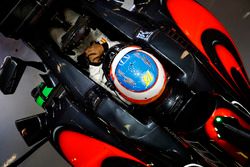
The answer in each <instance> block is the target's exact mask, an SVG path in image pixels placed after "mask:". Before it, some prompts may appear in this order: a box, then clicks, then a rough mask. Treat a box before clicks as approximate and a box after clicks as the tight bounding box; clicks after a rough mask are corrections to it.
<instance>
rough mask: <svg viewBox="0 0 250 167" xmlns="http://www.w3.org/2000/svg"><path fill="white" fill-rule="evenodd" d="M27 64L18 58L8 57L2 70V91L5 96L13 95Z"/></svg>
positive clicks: (0, 77) (0, 84)
mask: <svg viewBox="0 0 250 167" xmlns="http://www.w3.org/2000/svg"><path fill="white" fill-rule="evenodd" d="M25 68H26V63H25V62H24V61H23V60H21V59H19V58H16V57H11V56H8V57H6V58H5V59H4V62H3V64H2V66H1V68H0V90H1V91H2V92H3V94H5V95H8V94H13V93H14V92H15V90H16V88H17V86H18V84H19V82H20V80H21V77H22V76H23V73H24V70H25Z"/></svg>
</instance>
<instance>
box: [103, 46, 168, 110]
mask: <svg viewBox="0 0 250 167" xmlns="http://www.w3.org/2000/svg"><path fill="white" fill-rule="evenodd" d="M107 57H108V58H109V60H108V61H109V62H106V63H105V61H104V64H108V67H107V66H106V67H105V66H104V68H106V69H104V71H106V73H107V71H108V75H106V77H107V79H108V80H110V81H111V83H112V85H113V86H114V87H115V90H117V92H118V93H119V95H120V96H122V97H123V98H124V99H126V100H127V101H129V102H131V103H133V104H138V105H145V104H149V103H151V102H153V101H155V100H156V99H158V98H159V97H160V96H161V94H162V93H163V91H164V90H165V86H166V82H167V78H166V72H165V70H164V68H163V66H162V64H161V63H160V62H159V60H157V59H156V58H155V57H154V56H153V55H152V54H150V53H148V52H146V51H144V50H142V49H141V47H139V46H125V47H124V46H123V45H117V46H115V47H113V48H112V49H111V51H110V52H109V53H108V55H107ZM106 61H107V60H106Z"/></svg>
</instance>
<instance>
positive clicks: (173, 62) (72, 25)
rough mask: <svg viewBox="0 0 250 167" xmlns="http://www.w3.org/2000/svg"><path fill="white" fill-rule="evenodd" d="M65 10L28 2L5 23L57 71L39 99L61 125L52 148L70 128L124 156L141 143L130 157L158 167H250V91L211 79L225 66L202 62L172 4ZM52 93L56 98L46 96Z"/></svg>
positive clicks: (79, 5) (102, 4)
mask: <svg viewBox="0 0 250 167" xmlns="http://www.w3.org/2000/svg"><path fill="white" fill-rule="evenodd" d="M131 2H132V1H131ZM168 2H169V3H172V1H171V0H168ZM33 3H34V4H35V5H34V4H33ZM60 3H61V5H60V6H59V5H56V4H58V2H56V1H55V0H54V1H36V2H35V1H34V2H33V1H32V3H31V2H25V1H20V3H18V4H16V6H14V7H13V8H12V10H11V11H10V10H8V11H10V12H9V13H8V12H6V13H7V14H5V15H4V17H1V18H0V21H1V24H0V31H1V32H3V33H4V34H5V35H7V36H12V37H15V38H18V37H21V38H22V39H23V40H24V41H25V42H26V43H27V44H28V45H30V46H31V48H33V49H34V50H35V51H36V52H37V54H38V55H39V56H40V57H41V59H42V61H43V63H44V64H45V67H46V68H47V69H49V72H48V73H47V76H46V77H45V76H43V79H44V80H45V81H46V82H45V83H44V84H45V85H43V86H41V85H40V86H38V87H37V88H35V89H34V90H33V91H32V95H33V96H34V97H35V99H36V101H37V99H38V97H39V98H43V99H42V101H43V103H42V104H41V106H42V107H43V108H45V109H46V110H47V111H48V116H49V117H50V116H52V115H53V116H52V117H53V119H52V120H50V121H48V122H49V123H51V124H50V128H51V129H53V130H51V131H53V136H52V139H51V140H52V143H54V144H55V145H57V144H56V141H57V138H56V137H55V136H56V135H54V134H57V133H58V134H59V131H57V130H58V127H61V125H64V126H66V125H69V124H70V125H69V127H71V126H74V127H77V128H79V129H80V130H82V129H83V131H84V133H87V134H88V133H90V134H91V135H92V136H95V137H97V138H98V139H102V140H104V141H107V142H108V143H112V144H113V145H115V146H117V147H119V148H123V149H127V148H124V146H123V144H124V145H127V144H128V145H129V144H131V143H132V142H135V143H136V144H135V145H136V146H135V147H133V148H131V149H132V151H131V150H130V151H131V152H135V154H136V155H138V156H139V157H140V156H141V157H142V159H147V158H148V157H151V158H149V161H150V160H152V161H153V162H154V164H156V166H157V165H159V166H161V165H169V164H173V165H176V164H178V165H180V164H181V165H185V164H187V163H190V162H199V163H201V164H205V165H211V166H223V165H224V166H227V165H231V164H241V165H246V164H249V160H248V157H249V156H250V150H249V148H250V143H249V141H250V137H249V134H250V124H249V122H250V115H249V112H248V109H249V103H248V102H249V98H246V97H249V94H248V93H247V92H249V89H248V88H247V86H246V84H241V85H242V90H243V89H244V90H247V92H244V91H239V92H237V90H236V88H235V90H234V89H232V87H233V86H232V87H231V86H230V82H227V81H224V80H223V75H221V73H220V72H218V74H217V73H216V74H213V71H212V72H211V71H210V69H212V68H214V66H215V65H213V66H211V64H209V63H211V62H212V61H217V63H215V64H218V60H217V59H215V60H211V61H210V60H206V59H205V58H204V56H201V55H203V52H202V51H200V50H199V48H198V47H197V46H196V45H195V44H194V43H192V42H193V41H192V40H190V39H188V38H187V37H186V36H185V34H184V32H183V31H182V30H181V28H179V27H178V25H175V22H174V20H173V19H171V17H169V16H168V14H170V13H171V12H170V11H169V10H167V6H166V5H165V3H164V4H162V2H161V1H144V0H137V1H135V3H132V4H131V5H128V6H124V3H122V2H120V1H116V0H114V1H103V0H94V1H88V0H87V1H84V0H78V1H77V2H75V3H74V4H72V3H69V2H67V0H65V1H62V2H60ZM190 3H193V2H191V1H190ZM7 4H8V5H10V3H7ZM27 6H29V7H30V8H32V9H33V10H28V8H27ZM24 7H25V8H24ZM22 9H25V10H22ZM154 9H155V10H154ZM197 9H198V7H197ZM6 10H7V8H6ZM34 11H36V12H34ZM168 12H170V13H168ZM1 16H3V15H1ZM13 20H15V21H13ZM10 25H12V26H11V28H10ZM227 45H229V44H228V43H227ZM230 46H231V45H230ZM11 61H16V59H12V60H11ZM215 71H216V70H215ZM217 71H219V70H217ZM236 73H237V72H236ZM237 76H238V75H237ZM55 78H56V79H55ZM225 78H226V79H227V78H228V77H225ZM239 78H240V77H239ZM241 81H242V80H241ZM232 82H233V81H232ZM223 83H226V84H223ZM242 83H243V82H242ZM233 84H235V82H234V83H233ZM13 85H14V84H13ZM47 87H53V88H54V89H55V90H56V91H52V94H51V95H47V97H44V95H43V96H41V94H43V92H44V88H47ZM238 88H239V87H237V89H238ZM239 89H240V88H239ZM53 92H54V93H53ZM55 99H56V100H55ZM238 101H240V102H241V103H242V104H243V105H241V104H240V103H239V102H238ZM59 106H60V107H59ZM62 106H63V107H62ZM243 106H245V107H243ZM62 108H63V109H62ZM51 113H53V114H51ZM54 115H56V116H54ZM22 123H23V122H22V121H20V122H19V123H18V125H17V126H18V127H20V128H19V130H20V131H21V130H22V129H23V127H22V126H23V124H22ZM100 127H101V128H100ZM93 129H94V130H93ZM80 130H79V131H80ZM113 134H114V135H113ZM27 138H28V137H27ZM117 138H118V139H119V141H122V142H124V143H122V142H117V140H116V139H117ZM31 143H32V142H31ZM121 143H122V144H121ZM137 146H138V147H137ZM141 150H144V151H145V152H146V154H145V155H142V152H143V153H144V151H141ZM186 150H188V153H187V151H186ZM151 151H152V152H153V154H155V155H152V153H151ZM190 152H191V154H189V153H190ZM239 152H241V153H242V154H238V153H239ZM228 157H233V159H230V158H228ZM246 157H247V158H246ZM166 159H167V160H169V161H166ZM180 162H181V163H180Z"/></svg>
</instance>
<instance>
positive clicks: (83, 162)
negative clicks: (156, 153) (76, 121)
mask: <svg viewBox="0 0 250 167" xmlns="http://www.w3.org/2000/svg"><path fill="white" fill-rule="evenodd" d="M59 145H60V148H61V150H62V153H63V154H64V156H65V157H66V158H67V160H68V161H69V162H70V163H71V164H72V165H73V166H76V167H101V165H102V162H103V160H105V159H106V158H109V157H121V158H126V159H130V160H132V161H135V162H138V163H140V164H142V165H144V166H146V164H145V163H143V162H142V161H140V160H138V159H137V158H135V157H133V156H132V155H129V154H127V153H125V152H123V151H121V150H119V149H117V148H115V147H113V146H111V145H109V144H107V143H104V142H102V141H99V140H97V139H94V138H92V137H89V136H86V135H83V134H80V133H77V132H72V131H62V132H61V133H60V135H59Z"/></svg>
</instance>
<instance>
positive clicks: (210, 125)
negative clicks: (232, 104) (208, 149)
mask: <svg viewBox="0 0 250 167" xmlns="http://www.w3.org/2000/svg"><path fill="white" fill-rule="evenodd" d="M218 116H219V117H232V118H235V119H237V120H238V121H239V124H240V125H241V126H242V127H243V128H245V129H247V130H250V124H249V123H247V122H245V121H244V120H242V119H241V118H240V117H239V116H238V115H237V114H235V113H234V112H232V111H231V110H229V109H227V108H217V109H216V110H215V111H214V112H213V114H212V116H211V117H210V118H209V120H208V121H207V122H206V124H205V131H206V133H207V134H208V136H209V138H210V140H211V141H214V142H215V143H216V144H218V145H219V146H220V147H221V148H222V149H224V150H225V151H226V152H227V153H228V154H230V155H231V156H232V157H234V158H235V159H236V160H238V161H239V162H241V163H242V164H244V163H246V162H247V160H248V158H249V157H250V153H249V152H248V153H246V152H244V151H242V150H240V149H239V148H237V147H236V146H234V145H232V144H230V143H229V142H228V141H226V140H224V139H220V138H219V137H218V133H217V131H216V129H215V126H214V120H215V118H216V117H218Z"/></svg>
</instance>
